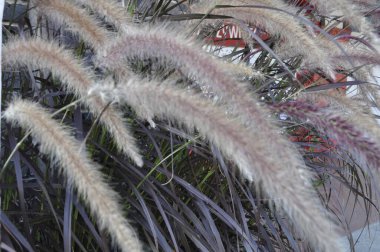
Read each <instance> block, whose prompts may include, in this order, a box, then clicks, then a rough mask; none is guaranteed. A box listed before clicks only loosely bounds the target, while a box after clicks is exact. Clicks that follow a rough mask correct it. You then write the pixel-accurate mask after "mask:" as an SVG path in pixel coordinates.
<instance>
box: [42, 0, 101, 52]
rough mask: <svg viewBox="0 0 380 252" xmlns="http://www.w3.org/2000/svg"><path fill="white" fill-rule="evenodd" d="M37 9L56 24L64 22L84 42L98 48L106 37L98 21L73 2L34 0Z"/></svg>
mask: <svg viewBox="0 0 380 252" xmlns="http://www.w3.org/2000/svg"><path fill="white" fill-rule="evenodd" d="M35 2H36V6H37V9H38V11H39V12H40V13H41V14H43V15H47V16H48V17H49V18H50V19H51V20H53V21H54V22H56V23H58V24H66V25H67V26H68V27H69V28H70V30H71V31H72V32H74V33H76V34H78V35H79V36H80V37H81V38H82V39H83V40H84V41H85V42H86V43H88V44H89V45H91V46H92V47H93V48H95V49H100V48H101V47H102V46H103V44H104V43H105V41H106V40H107V38H108V35H107V31H106V30H105V29H103V28H102V27H101V26H100V24H99V22H97V21H96V20H95V19H93V18H92V17H91V16H90V15H88V13H87V12H86V11H85V10H83V9H80V8H79V7H78V6H76V5H74V4H73V3H70V2H67V1H62V0H35Z"/></svg>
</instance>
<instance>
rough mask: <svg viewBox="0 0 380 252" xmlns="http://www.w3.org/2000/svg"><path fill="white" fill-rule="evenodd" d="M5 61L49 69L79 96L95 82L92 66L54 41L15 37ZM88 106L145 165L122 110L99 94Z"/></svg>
mask: <svg viewBox="0 0 380 252" xmlns="http://www.w3.org/2000/svg"><path fill="white" fill-rule="evenodd" d="M3 55H4V57H3V59H2V64H4V65H8V66H24V65H30V66H33V67H36V68H41V69H49V70H51V71H52V72H53V74H54V75H56V76H57V77H58V78H59V79H60V80H61V82H62V84H64V85H65V87H66V88H67V89H68V90H69V91H70V92H73V93H74V94H75V95H76V96H78V97H86V96H87V93H88V90H89V88H90V87H91V85H92V84H93V83H94V82H95V76H94V75H93V71H92V69H89V68H87V67H84V66H83V65H82V64H81V63H80V62H79V61H78V60H77V59H75V58H74V56H73V55H72V54H71V52H70V51H68V50H65V49H63V48H62V47H60V46H59V45H57V44H56V43H54V42H47V41H44V40H41V39H30V40H12V41H9V42H8V43H7V44H6V45H5V46H3ZM84 102H85V104H86V106H87V107H88V108H89V109H90V111H91V112H92V113H93V114H94V115H95V116H98V115H100V114H101V117H100V122H101V123H102V124H103V125H104V126H106V128H107V129H108V131H109V132H110V133H111V135H112V136H113V139H114V141H115V142H116V144H117V146H118V148H119V149H120V150H121V151H122V152H123V153H125V154H127V155H128V156H129V157H131V158H132V160H133V161H134V162H135V163H136V164H137V165H138V166H142V165H143V161H142V157H141V155H140V154H139V151H138V148H137V147H136V144H135V139H134V137H133V135H132V133H130V131H129V129H128V128H127V127H126V123H125V121H124V119H123V117H122V116H121V114H120V113H119V112H117V111H116V110H115V108H113V107H112V106H111V107H109V108H107V109H106V110H105V111H104V112H103V109H104V108H105V107H106V106H107V104H106V103H104V101H103V100H102V99H100V98H99V97H89V98H88V99H85V101H84Z"/></svg>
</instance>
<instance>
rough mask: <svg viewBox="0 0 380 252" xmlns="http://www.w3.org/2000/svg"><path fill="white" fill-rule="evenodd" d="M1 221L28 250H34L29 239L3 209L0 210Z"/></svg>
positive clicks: (30, 251)
mask: <svg viewBox="0 0 380 252" xmlns="http://www.w3.org/2000/svg"><path fill="white" fill-rule="evenodd" d="M0 223H1V224H2V225H3V227H4V228H5V229H6V230H7V231H8V232H9V233H10V234H11V235H12V236H13V237H14V238H15V239H16V240H17V241H19V242H20V243H21V244H22V246H24V248H25V249H26V250H27V251H29V252H32V251H34V250H33V248H32V246H31V245H30V243H29V242H28V240H27V239H26V238H25V237H24V236H23V235H22V234H21V232H20V231H19V230H18V229H17V227H16V226H15V225H14V224H13V223H12V222H11V220H10V219H9V218H8V217H7V215H6V214H5V213H4V212H3V211H2V210H0Z"/></svg>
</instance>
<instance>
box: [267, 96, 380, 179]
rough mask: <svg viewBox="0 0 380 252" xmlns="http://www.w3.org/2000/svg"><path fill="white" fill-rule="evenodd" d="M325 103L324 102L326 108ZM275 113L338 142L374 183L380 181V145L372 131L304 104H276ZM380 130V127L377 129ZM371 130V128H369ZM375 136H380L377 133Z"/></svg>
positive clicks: (336, 115) (319, 108) (325, 110)
mask: <svg viewBox="0 0 380 252" xmlns="http://www.w3.org/2000/svg"><path fill="white" fill-rule="evenodd" d="M325 101H326V100H324V101H323V100H321V101H320V102H321V103H320V104H323V103H324V102H325ZM272 108H274V110H275V111H278V112H283V113H286V114H287V115H289V116H291V117H293V118H296V119H298V120H302V121H307V122H308V123H309V124H311V125H312V126H314V127H315V128H317V129H318V130H320V131H321V132H323V133H324V134H327V135H328V136H329V137H330V138H331V139H335V140H336V141H337V144H338V146H340V147H342V148H343V149H345V150H347V151H349V152H350V153H351V154H352V155H353V156H354V157H355V160H356V161H357V162H359V164H361V166H362V167H369V168H370V169H369V170H368V172H369V173H371V174H372V175H375V176H374V177H375V181H374V183H375V184H377V183H378V181H379V180H380V158H379V156H378V154H379V153H380V142H379V136H378V135H373V133H374V131H373V130H367V131H365V128H363V127H360V126H363V124H361V123H359V124H356V123H354V122H353V121H352V120H351V121H350V120H348V119H345V118H344V117H343V116H340V115H339V114H337V113H336V111H335V113H334V112H333V111H331V110H329V109H328V108H327V109H326V108H325V109H322V108H321V107H318V106H315V105H311V104H309V103H307V102H304V101H302V100H298V101H290V102H284V103H280V104H274V105H273V107H272ZM377 127H378V126H377ZM367 129H368V128H367ZM375 132H377V133H378V132H379V131H378V129H377V131H375Z"/></svg>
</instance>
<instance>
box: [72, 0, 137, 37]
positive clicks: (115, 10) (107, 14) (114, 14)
mask: <svg viewBox="0 0 380 252" xmlns="http://www.w3.org/2000/svg"><path fill="white" fill-rule="evenodd" d="M73 1H75V2H77V3H79V4H83V5H86V6H88V7H89V8H90V9H91V10H93V11H94V12H96V13H97V14H98V15H100V16H101V17H104V18H105V20H106V21H107V22H109V23H110V24H112V25H114V26H115V27H116V28H117V29H118V30H120V29H121V27H122V26H125V24H126V23H128V22H129V21H130V19H131V18H130V17H129V15H128V13H127V11H126V9H124V8H123V7H122V6H121V5H120V3H117V2H116V1H115V0H73Z"/></svg>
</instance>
